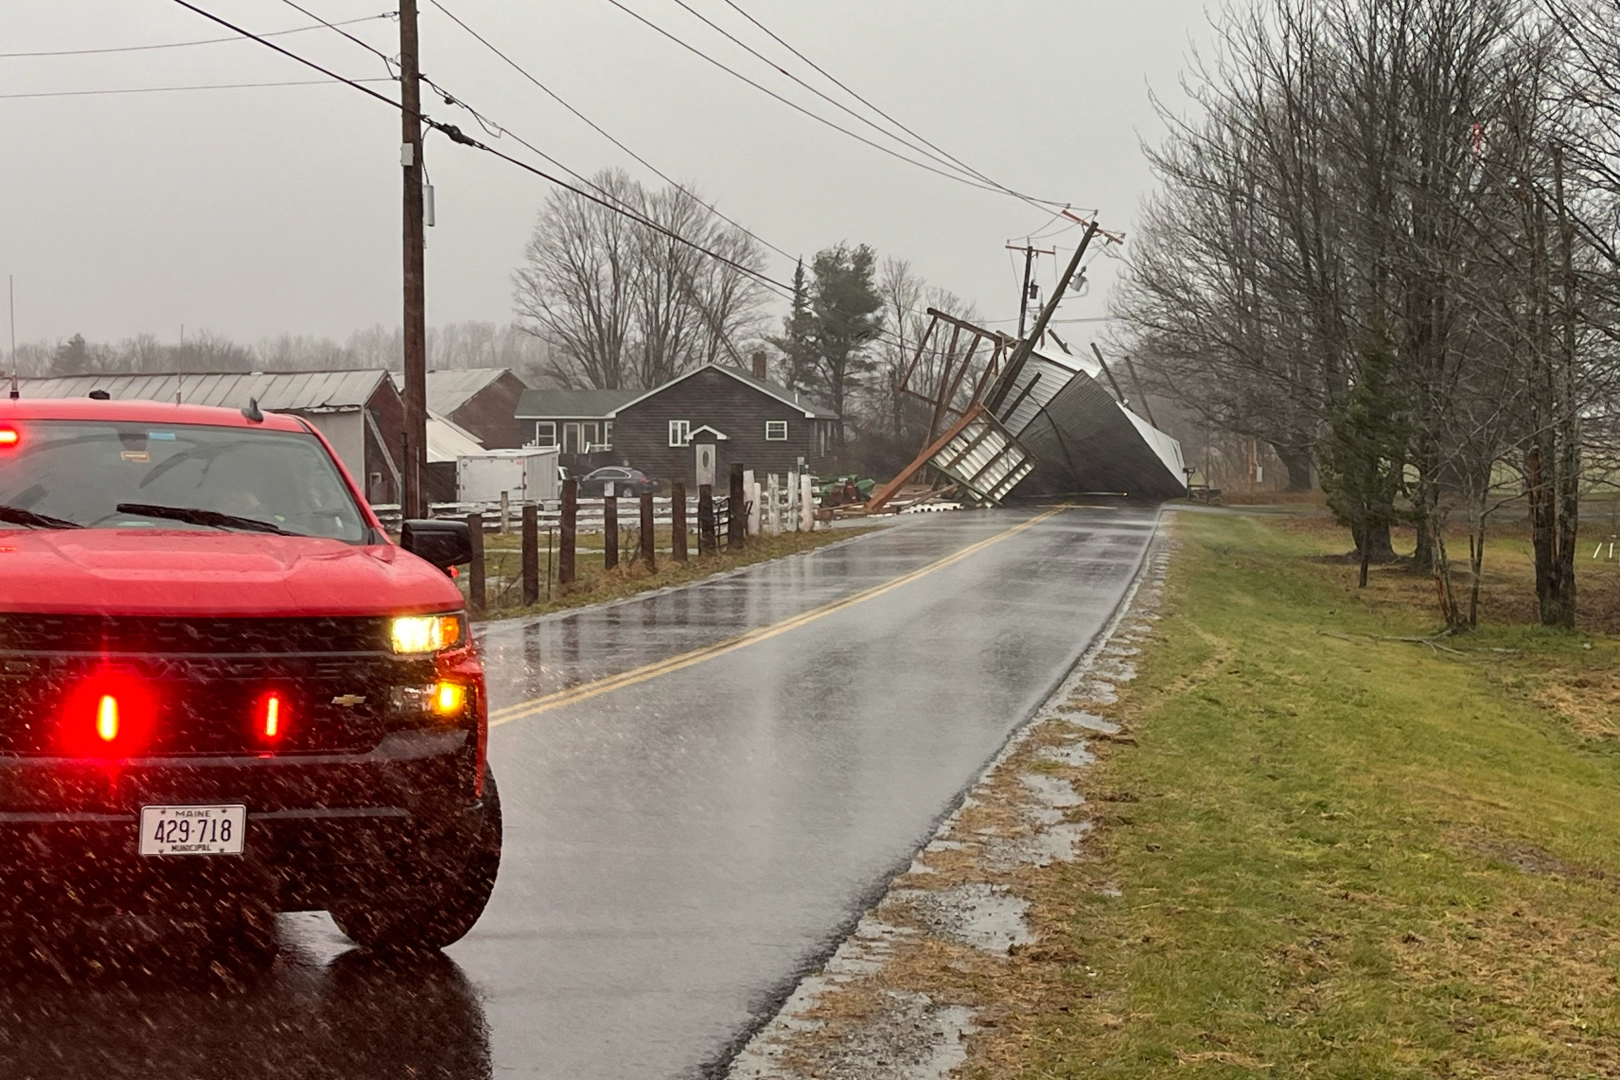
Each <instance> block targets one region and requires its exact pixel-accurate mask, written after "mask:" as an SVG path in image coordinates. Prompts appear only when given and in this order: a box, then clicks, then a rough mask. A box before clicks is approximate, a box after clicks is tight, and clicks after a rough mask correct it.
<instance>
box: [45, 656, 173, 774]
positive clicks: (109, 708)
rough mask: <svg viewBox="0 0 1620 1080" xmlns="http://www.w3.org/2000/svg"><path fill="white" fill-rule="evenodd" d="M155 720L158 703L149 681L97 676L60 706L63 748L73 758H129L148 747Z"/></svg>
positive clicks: (120, 675) (106, 673) (111, 674)
mask: <svg viewBox="0 0 1620 1080" xmlns="http://www.w3.org/2000/svg"><path fill="white" fill-rule="evenodd" d="M156 719H157V698H156V696H155V695H154V694H153V692H152V687H151V686H150V685H148V684H147V682H146V681H145V680H143V679H141V678H139V677H138V676H135V675H133V674H126V673H124V672H118V671H98V672H94V673H92V674H90V675H88V676H87V677H86V678H85V679H84V681H83V682H81V683H80V684H79V685H78V686H77V687H75V688H74V689H73V691H72V692H71V693H69V694H68V696H67V699H66V700H65V701H64V702H63V703H62V712H61V715H60V717H59V721H58V722H59V725H60V727H59V732H60V738H61V740H62V747H63V749H64V750H65V751H66V752H67V753H68V754H70V755H72V756H74V757H88V758H114V757H120V758H121V757H128V756H130V755H132V754H135V753H137V752H139V751H140V750H141V749H142V748H144V746H145V745H146V743H147V741H148V739H149V737H150V735H151V733H152V725H153V723H154V722H155V720H156Z"/></svg>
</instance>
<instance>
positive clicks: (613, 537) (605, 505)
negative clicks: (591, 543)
mask: <svg viewBox="0 0 1620 1080" xmlns="http://www.w3.org/2000/svg"><path fill="white" fill-rule="evenodd" d="M607 483H608V488H607V490H610V491H611V490H612V484H613V481H611V480H609V481H608V482H607ZM618 565H619V496H618V495H617V494H614V495H603V496H602V569H604V570H612V569H614V568H616V567H617V566H618Z"/></svg>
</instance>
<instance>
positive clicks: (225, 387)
mask: <svg viewBox="0 0 1620 1080" xmlns="http://www.w3.org/2000/svg"><path fill="white" fill-rule="evenodd" d="M385 378H387V373H386V372H384V371H380V370H355V371H263V372H239V371H232V372H211V373H204V374H187V373H178V374H176V373H174V372H166V373H160V374H124V375H111V374H109V375H73V376H65V377H60V378H50V379H23V380H22V386H21V389H22V393H23V396H24V397H40V398H68V397H87V396H89V394H90V391H92V390H105V391H107V392H108V393H109V394H111V395H112V396H113V397H114V398H117V399H120V400H127V401H173V400H175V395H176V394H177V393H178V394H180V395H181V400H183V401H184V402H185V403H186V404H188V405H215V406H219V407H222V408H227V409H240V408H242V407H243V406H245V405H246V404H247V403H248V400H249V399H250V398H258V399H259V405H260V406H261V407H262V408H265V409H270V410H272V411H274V412H341V411H348V410H353V409H359V408H361V407H362V406H364V405H365V404H366V403H367V402H368V401H370V400H371V398H372V395H373V394H375V393H376V391H377V387H378V384H379V383H381V382H382V381H383V380H384V379H385Z"/></svg>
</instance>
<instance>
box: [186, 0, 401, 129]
mask: <svg viewBox="0 0 1620 1080" xmlns="http://www.w3.org/2000/svg"><path fill="white" fill-rule="evenodd" d="M174 2H175V3H177V4H179V5H180V6H181V7H183V8H185V9H186V10H188V11H192V12H195V13H196V14H198V15H201V16H202V17H203V18H205V19H207V20H209V21H210V22H216V23H218V24H219V25H221V26H223V27H225V29H227V30H234V31H235V32H236V33H237V34H239V35H240V36H242V37H245V38H251V39H253V40H254V41H257V42H258V43H259V44H260V45H263V46H264V47H265V48H267V49H274V50H275V51H276V52H278V53H280V54H281V55H282V56H285V57H287V58H288V59H289V60H296V61H297V62H298V63H300V64H303V65H304V66H305V67H307V68H311V69H313V70H315V71H318V72H320V73H321V74H322V75H325V76H326V77H327V78H328V79H336V80H337V81H338V82H340V83H345V84H347V85H349V86H352V87H354V88H355V89H356V90H358V91H360V92H361V93H362V94H365V95H367V96H368V97H374V98H376V99H377V100H378V101H381V102H383V103H384V104H385V105H389V106H391V107H393V108H395V109H398V110H400V111H401V112H404V111H405V106H403V105H401V104H400V103H399V102H397V101H395V100H394V99H393V98H391V97H389V96H387V95H386V94H379V93H377V91H375V90H373V89H372V88H371V87H369V86H363V85H361V83H362V80H356V79H351V78H349V77H348V76H346V75H339V74H338V73H337V72H335V71H333V70H331V69H330V68H324V67H322V66H321V65H319V64H317V63H316V62H315V61H313V60H308V59H305V58H304V57H302V56H299V55H298V54H297V53H295V52H293V51H292V50H291V49H283V48H282V47H281V46H280V45H277V44H276V43H275V42H273V41H268V40H266V39H265V37H264V35H262V34H255V33H253V32H251V31H248V30H244V29H242V28H241V27H240V26H237V25H236V24H235V23H233V22H230V21H228V20H226V19H222V18H221V17H219V16H218V15H215V14H214V13H213V12H211V11H204V10H203V9H202V8H200V7H198V6H197V5H196V4H193V3H192V2H191V0H174ZM416 115H417V119H419V120H422V121H423V122H427V120H428V118H427V117H426V116H423V115H422V114H421V113H417V114H416Z"/></svg>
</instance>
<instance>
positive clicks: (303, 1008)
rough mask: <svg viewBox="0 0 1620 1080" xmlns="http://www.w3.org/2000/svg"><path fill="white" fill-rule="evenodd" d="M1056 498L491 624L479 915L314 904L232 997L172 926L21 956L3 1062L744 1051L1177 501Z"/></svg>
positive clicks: (326, 1069)
mask: <svg viewBox="0 0 1620 1080" xmlns="http://www.w3.org/2000/svg"><path fill="white" fill-rule="evenodd" d="M1041 513H1043V512H1042V511H1040V510H1036V509H1027V510H1006V511H995V512H983V513H971V514H970V513H960V514H940V515H930V516H920V517H919V518H918V519H917V520H915V521H913V522H908V523H907V524H905V525H902V526H898V527H895V528H892V529H890V530H887V531H884V532H882V533H878V534H875V535H872V536H868V537H862V538H858V539H856V540H853V541H851V542H849V543H846V544H843V545H840V546H837V547H834V548H830V549H824V550H822V551H818V552H815V553H813V554H810V555H807V556H802V557H797V558H793V559H788V560H783V561H780V562H777V563H774V564H769V565H766V566H762V567H758V568H755V569H753V570H750V571H747V572H745V573H743V574H739V575H736V576H733V577H730V578H726V579H722V580H719V581H715V582H709V583H705V584H703V585H700V586H697V587H693V588H688V589H683V590H676V591H673V592H668V593H664V594H660V595H655V596H651V597H647V598H643V599H639V600H634V601H629V602H625V603H621V604H618V605H614V606H610V607H605V608H598V609H593V610H588V611H584V612H580V613H576V614H571V615H564V616H552V617H548V618H545V619H540V620H531V621H527V622H521V623H520V622H510V623H500V624H493V625H491V626H489V627H487V628H486V629H485V630H484V632H483V634H482V640H483V644H484V648H485V650H486V662H487V664H488V666H489V674H490V689H491V694H492V698H493V705H494V707H495V709H496V710H497V714H496V715H497V716H498V717H500V718H502V719H504V720H505V722H503V723H501V724H500V725H499V726H497V727H496V728H495V729H494V731H493V735H492V741H491V748H490V757H491V762H492V765H493V767H494V769H495V772H496V775H497V776H498V778H499V780H500V784H501V793H502V801H503V807H504V813H505V820H506V843H505V853H504V859H503V863H502V868H501V876H500V881H499V884H498V885H497V888H496V891H495V895H494V898H493V900H492V902H491V904H490V907H489V909H488V911H487V912H486V914H485V916H484V918H483V920H482V921H481V922H480V923H479V925H478V926H477V928H476V929H475V930H474V931H473V933H472V934H471V935H469V936H468V937H467V938H466V939H465V940H463V941H462V942H460V943H459V944H457V945H455V946H453V947H452V948H451V949H450V950H448V955H447V956H446V957H439V958H434V959H433V960H431V961H422V962H418V963H416V964H414V965H410V966H402V965H401V964H399V963H397V962H388V963H384V962H379V961H377V960H374V959H372V958H369V957H367V956H366V955H365V954H363V953H360V952H358V951H357V950H353V949H351V948H349V946H348V944H347V942H346V941H345V939H343V938H342V937H341V935H339V934H338V933H337V931H336V929H335V928H334V927H333V926H332V924H331V922H330V921H329V920H328V919H327V918H326V917H325V916H324V915H293V916H283V917H282V920H281V938H282V944H281V953H280V956H279V958H278V959H277V960H276V962H275V963H274V964H273V965H272V966H271V967H270V968H269V969H268V970H267V971H264V972H262V973H256V974H251V975H249V976H246V977H244V978H243V979H242V980H241V981H232V982H228V983H227V984H225V986H224V988H223V989H222V987H221V984H220V983H219V982H218V981H217V980H214V979H210V978H204V977H201V976H198V977H196V978H193V977H192V975H193V973H192V972H190V971H189V969H187V968H186V965H185V963H184V962H183V961H176V960H175V959H174V958H173V956H172V955H170V953H171V952H172V950H170V949H168V948H167V947H166V946H164V945H162V944H161V943H158V944H151V945H149V946H146V945H142V944H141V943H137V944H136V945H134V946H131V948H133V949H134V950H135V952H134V955H136V956H137V957H140V955H141V953H140V950H141V949H142V948H146V949H147V953H146V958H145V959H137V960H136V961H135V962H133V963H131V962H129V961H127V960H126V961H124V962H122V963H120V964H119V965H118V971H117V973H116V975H107V974H105V973H104V972H103V971H102V968H103V965H102V964H101V963H100V962H98V960H97V959H96V954H95V952H94V950H91V952H90V955H89V956H88V958H86V957H83V956H81V957H79V959H78V961H77V964H78V966H79V969H78V970H74V971H32V970H30V971H27V972H24V973H22V974H15V973H14V974H13V975H12V976H11V977H10V978H9V979H8V978H6V977H5V976H3V975H0V1016H4V1017H6V1018H7V1020H8V1021H10V1022H8V1023H6V1024H5V1025H4V1028H3V1029H0V1075H4V1076H6V1077H12V1076H19V1077H21V1076H38V1077H47V1076H49V1077H55V1076H72V1077H94V1078H95V1080H107V1078H112V1077H124V1076H131V1077H133V1076H153V1077H169V1076H174V1077H214V1076H219V1077H264V1078H272V1077H273V1078H277V1080H279V1078H282V1077H299V1078H303V1077H310V1078H314V1077H377V1078H382V1077H389V1078H393V1077H400V1076H408V1075H417V1076H433V1077H446V1078H451V1077H453V1078H457V1080H460V1078H474V1077H491V1076H524V1077H529V1076H533V1077H568V1078H594V1077H603V1078H606V1077H612V1078H642V1077H647V1078H655V1077H656V1078H668V1077H692V1076H704V1075H716V1074H719V1073H721V1072H723V1069H724V1064H725V1062H726V1061H727V1060H728V1059H729V1057H730V1055H731V1054H732V1053H734V1052H735V1050H736V1049H737V1048H738V1047H739V1046H740V1045H741V1043H742V1041H744V1040H745V1039H746V1037H747V1036H748V1034H749V1033H750V1032H751V1031H752V1029H753V1028H754V1027H755V1026H756V1025H757V1024H759V1023H760V1022H762V1021H763V1020H765V1019H767V1018H768V1016H769V1015H770V1013H771V1012H772V1011H773V1010H774V1008H775V1006H776V1004H777V1003H778V1002H779V1001H780V1000H781V999H782V998H783V997H784V996H785V995H786V994H787V992H788V991H789V990H790V989H791V988H792V986H793V984H794V983H795V982H796V980H797V978H798V976H799V975H800V974H802V973H803V972H804V971H805V970H806V969H807V968H808V967H810V966H812V965H813V964H815V963H816V962H817V961H818V960H819V959H820V958H821V957H823V956H825V955H826V954H827V952H829V951H830V950H831V948H832V947H833V946H834V945H835V944H836V942H837V940H838V939H839V938H840V937H841V936H842V934H843V933H845V932H846V931H847V930H848V928H849V927H850V926H851V925H852V923H853V920H854V919H855V918H856V917H858V915H859V914H860V912H861V911H862V910H863V909H864V908H865V907H866V906H867V905H868V904H869V903H871V902H872V901H873V900H874V899H876V897H877V896H878V895H879V893H880V891H881V889H882V888H883V887H884V886H885V885H886V883H887V881H888V879H889V878H890V877H891V876H892V875H893V874H894V873H896V872H898V871H899V870H901V869H903V868H904V867H905V866H906V865H907V864H908V863H909V860H910V858H911V855H912V853H913V851H914V850H915V849H916V848H917V847H918V846H919V845H920V844H922V843H924V842H926V840H927V838H928V837H929V835H930V834H931V833H932V831H933V829H934V827H935V825H936V824H937V822H938V821H939V819H940V818H941V817H942V816H943V815H944V814H946V813H948V812H949V811H950V809H951V808H952V807H953V806H954V804H955V802H956V800H957V799H958V797H959V796H960V793H961V792H962V790H963V789H964V788H965V787H966V786H967V785H968V784H969V783H970V782H971V781H972V780H973V779H974V778H975V777H976V775H977V774H978V772H979V771H980V769H981V768H982V767H983V766H984V764H985V763H986V762H987V761H988V760H989V759H990V758H992V757H993V756H994V755H995V754H996V753H997V751H998V750H999V749H1000V747H1001V745H1002V744H1003V742H1004V741H1005V740H1006V738H1007V736H1008V735H1009V734H1010V733H1011V731H1012V730H1013V729H1014V728H1015V727H1016V726H1017V725H1018V724H1019V723H1020V722H1021V721H1022V720H1023V719H1024V718H1026V717H1027V716H1028V715H1029V714H1030V712H1031V711H1032V710H1033V709H1034V708H1035V707H1036V706H1037V705H1038V704H1039V703H1040V701H1041V700H1042V699H1043V698H1044V697H1045V696H1046V695H1047V694H1048V693H1049V692H1050V690H1051V689H1052V688H1053V686H1054V685H1055V684H1056V683H1057V682H1058V681H1059V680H1060V679H1061V678H1062V677H1063V675H1064V674H1065V672H1066V671H1067V669H1068V668H1069V667H1070V666H1071V665H1072V663H1073V662H1074V660H1075V659H1076V658H1077V657H1078V656H1079V654H1080V653H1081V652H1082V651H1083V650H1084V649H1085V647H1086V646H1087V644H1088V643H1089V642H1090V641H1091V639H1092V638H1093V637H1094V636H1095V635H1096V633H1097V632H1098V631H1099V630H1100V629H1101V628H1102V627H1103V626H1104V625H1105V624H1106V622H1107V621H1108V619H1109V617H1110V615H1111V614H1112V612H1113V611H1114V609H1115V607H1116V605H1117V604H1118V602H1119V600H1120V598H1121V597H1122V596H1123V594H1124V592H1125V590H1126V589H1127V587H1128V586H1129V584H1130V581H1131V579H1132V577H1133V576H1134V573H1135V571H1136V568H1137V566H1138V565H1139V563H1140V560H1141V557H1142V555H1143V553H1144V551H1145V548H1146V545H1147V542H1148V540H1149V539H1150V538H1151V535H1152V531H1153V525H1154V520H1155V517H1156V511H1155V510H1154V508H1152V507H1143V506H1135V505H1128V504H1118V505H1112V506H1100V507H1077V508H1072V509H1067V510H1063V511H1062V512H1060V513H1056V514H1053V515H1051V516H1047V517H1044V518H1041V519H1040V520H1035V519H1036V518H1037V516H1038V515H1040V514H1041ZM975 545H981V546H978V547H976V548H975V547H974V546H975ZM968 549H972V550H968ZM965 550H968V553H967V554H965V555H961V553H962V552H963V551H965ZM957 555H961V557H957V558H954V559H953V558H952V557H953V556H957ZM942 560H943V561H944V562H945V565H938V566H936V565H935V564H937V563H940V562H941V561H942ZM930 567H933V568H932V569H929V568H930ZM919 571H922V572H921V573H920V574H919V573H918V572H919ZM897 579H899V580H898V581H897ZM851 598H854V602H849V601H850V600H851ZM749 632H752V634H751V637H750V639H749V640H745V641H744V642H736V641H733V640H732V639H735V638H736V637H737V635H739V634H747V633H749ZM728 641H730V642H731V644H729V645H726V644H722V645H721V647H720V648H718V649H716V648H715V647H714V646H715V645H716V643H725V642H728ZM694 650H698V651H699V653H698V655H697V656H691V655H689V654H691V653H693V651H694ZM702 650H708V651H707V652H703V651H702ZM649 665H652V666H653V670H652V671H643V670H642V669H644V668H647V667H648V666H649ZM658 665H662V667H659V666H658ZM603 679H610V680H612V681H611V682H610V683H609V684H608V686H609V687H610V688H609V689H606V690H605V691H604V690H603V689H602V684H601V683H600V682H598V680H603ZM526 702H527V703H531V704H529V705H525V704H524V703H526Z"/></svg>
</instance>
